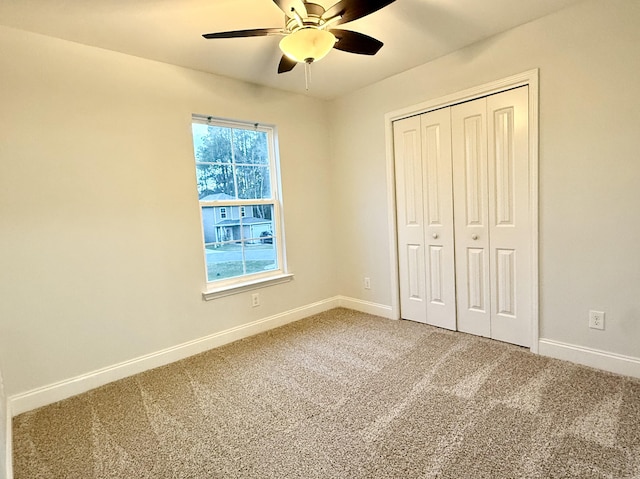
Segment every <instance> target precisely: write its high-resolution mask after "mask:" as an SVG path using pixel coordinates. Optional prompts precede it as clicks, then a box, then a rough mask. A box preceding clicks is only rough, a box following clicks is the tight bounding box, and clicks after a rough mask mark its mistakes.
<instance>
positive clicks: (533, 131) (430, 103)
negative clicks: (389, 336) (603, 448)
mask: <svg viewBox="0 0 640 479" xmlns="http://www.w3.org/2000/svg"><path fill="white" fill-rule="evenodd" d="M539 75H540V71H539V69H538V68H535V69H533V70H528V71H525V72H522V73H519V74H516V75H512V76H510V77H507V78H502V79H499V80H495V81H492V82H489V83H485V84H483V85H479V86H475V87H472V88H469V89H467V90H463V91H459V92H457V93H452V94H450V95H446V96H443V97H440V98H435V99H432V100H427V101H424V102H422V103H418V104H417V105H412V106H409V107H405V108H402V109H399V110H395V111H391V112H388V113H386V114H385V116H384V122H385V149H386V152H385V154H386V161H387V210H388V218H387V220H388V230H389V244H390V246H391V248H390V249H389V250H390V265H391V316H392V317H393V318H395V319H400V283H399V274H400V270H399V263H398V233H397V229H396V228H397V226H396V189H395V166H394V153H393V122H394V121H396V120H402V119H403V118H408V117H410V116H415V115H421V114H423V113H428V112H430V111H433V110H437V109H439V108H445V107H448V106H453V105H456V104H459V103H463V102H466V101H471V100H475V99H477V98H482V97H485V96H488V95H493V94H495V93H500V92H503V91H506V90H511V89H513V88H517V87H520V86H528V87H529V201H530V204H531V214H530V218H529V221H530V226H531V236H532V238H531V249H532V251H531V265H530V266H531V298H532V301H531V352H533V353H538V340H539V336H540V333H539V311H540V309H539V261H538V237H539V233H538V189H539V185H538V181H539V180H538V142H539V129H538V128H539V125H538V122H539V115H538V102H539Z"/></svg>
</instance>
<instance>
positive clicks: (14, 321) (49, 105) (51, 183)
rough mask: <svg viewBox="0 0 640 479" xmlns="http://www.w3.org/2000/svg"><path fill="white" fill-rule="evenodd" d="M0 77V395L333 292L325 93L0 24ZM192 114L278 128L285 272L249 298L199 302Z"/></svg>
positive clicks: (199, 253) (200, 279) (200, 276)
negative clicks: (257, 302)
mask: <svg viewBox="0 0 640 479" xmlns="http://www.w3.org/2000/svg"><path fill="white" fill-rule="evenodd" d="M0 72H2V73H1V75H0V105H1V107H0V229H1V234H0V265H1V268H0V291H2V293H1V294H2V301H0V318H2V319H1V321H0V360H1V361H2V362H3V364H4V365H5V368H4V373H5V385H6V392H7V395H8V396H11V395H15V394H18V393H22V392H25V391H29V390H32V389H33V388H37V387H42V386H46V385H49V384H52V383H55V382H57V381H61V380H65V379H70V378H74V377H76V376H78V375H81V374H85V373H88V372H91V371H95V370H97V369H99V368H103V367H108V366H112V365H115V364H118V363H120V362H122V361H127V360H130V359H134V358H137V357H140V356H142V355H145V354H149V353H154V352H156V351H160V350H162V349H164V348H168V347H172V346H175V345H178V344H181V343H183V342H186V341H189V340H193V339H197V338H201V337H204V336H207V335H210V334H213V333H216V332H218V331H223V330H226V329H229V328H232V327H235V326H238V325H241V324H245V323H248V322H250V321H254V320H257V319H261V318H264V317H268V316H270V315H274V314H277V313H280V312H282V311H288V310H291V309H294V308H298V307H300V306H304V305H308V304H310V303H313V302H316V301H320V300H324V299H326V298H329V297H332V296H335V295H336V294H337V292H338V290H337V285H336V282H335V279H334V275H333V270H332V264H333V262H332V261H331V258H332V257H333V256H332V249H331V244H332V241H331V235H332V224H333V223H332V222H333V219H332V214H331V211H330V206H329V204H328V202H327V201H326V198H327V192H328V191H329V190H330V185H331V183H330V173H331V172H330V169H329V166H330V164H329V161H328V147H327V146H326V145H325V144H324V143H323V142H318V141H317V139H318V138H324V137H326V136H327V135H328V130H327V128H328V126H327V125H328V120H327V110H326V103H325V102H322V101H319V100H313V99H310V98H307V97H305V96H302V95H294V94H288V93H284V92H279V91H276V90H270V89H266V88H262V87H258V86H255V85H249V84H245V83H242V82H237V81H233V80H229V79H225V78H221V77H216V76H212V75H208V74H204V73H199V72H195V71H190V70H186V69H183V68H178V67H173V66H169V65H166V64H162V63H157V62H152V61H147V60H142V59H140V58H136V57H131V56H126V55H122V54H118V53H113V52H108V51H105V50H100V49H96V48H92V47H86V46H82V45H78V44H73V43H69V42H64V41H60V40H55V39H51V38H47V37H43V36H39V35H33V34H29V33H25V32H20V31H16V30H11V29H7V28H0ZM291 112H304V115H300V114H297V115H292V114H291ZM192 113H202V114H210V115H215V116H220V117H227V118H234V119H246V120H253V121H259V122H263V123H269V124H275V125H277V127H278V132H279V142H280V158H281V165H282V182H283V196H284V210H285V216H286V219H285V229H286V241H287V253H288V255H287V256H288V261H289V267H290V271H291V272H293V273H294V274H295V280H294V281H292V282H290V283H287V284H283V285H276V286H271V287H268V288H265V289H261V290H260V295H261V297H260V299H261V306H260V307H258V308H251V301H250V293H244V294H240V295H235V296H229V297H225V298H222V299H218V300H215V301H210V302H204V301H203V300H202V298H201V291H202V290H203V286H204V265H203V259H202V246H201V227H200V224H199V221H200V220H199V213H198V199H197V194H196V188H195V167H194V161H193V149H192V144H191V130H190V128H191V114H192ZM309 144H311V145H313V148H306V145H309ZM309 225H313V228H310V227H309Z"/></svg>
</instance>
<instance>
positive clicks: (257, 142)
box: [233, 130, 269, 165]
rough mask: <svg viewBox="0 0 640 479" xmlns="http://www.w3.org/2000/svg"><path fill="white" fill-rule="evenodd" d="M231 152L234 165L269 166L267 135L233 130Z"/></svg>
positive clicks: (260, 132)
mask: <svg viewBox="0 0 640 479" xmlns="http://www.w3.org/2000/svg"><path fill="white" fill-rule="evenodd" d="M233 149H234V150H233V152H234V159H235V162H236V163H240V164H252V165H253V164H261V165H268V164H269V150H268V148H267V133H266V132H264V131H254V130H233Z"/></svg>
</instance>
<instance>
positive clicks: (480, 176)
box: [451, 98, 491, 337]
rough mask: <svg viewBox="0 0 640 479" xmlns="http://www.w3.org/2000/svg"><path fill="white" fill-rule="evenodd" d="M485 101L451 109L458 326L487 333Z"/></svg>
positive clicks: (487, 247)
mask: <svg viewBox="0 0 640 479" xmlns="http://www.w3.org/2000/svg"><path fill="white" fill-rule="evenodd" d="M486 106H487V103H486V99H484V98H481V99H479V100H475V101H471V102H468V103H463V104H460V105H456V106H454V107H452V108H451V128H452V153H453V192H454V223H455V258H456V289H457V306H458V308H457V320H458V329H459V330H460V331H464V332H467V333H471V334H476V335H480V336H487V337H488V336H490V335H491V322H490V321H491V303H490V279H489V278H490V276H489V275H490V267H489V214H488V200H489V195H488V190H487V121H486Z"/></svg>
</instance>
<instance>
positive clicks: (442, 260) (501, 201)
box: [394, 87, 532, 346]
mask: <svg viewBox="0 0 640 479" xmlns="http://www.w3.org/2000/svg"><path fill="white" fill-rule="evenodd" d="M394 142H395V160H396V194H397V198H396V199H397V217H398V248H399V251H398V253H399V271H400V297H401V301H400V308H401V316H402V317H403V318H405V319H412V320H415V321H421V322H426V323H428V324H432V325H435V326H441V327H445V328H448V329H458V330H460V331H464V332H468V333H472V334H476V335H481V336H486V337H491V338H494V339H498V340H501V341H507V342H510V343H514V344H519V345H522V346H530V341H531V311H532V310H531V306H532V298H531V294H532V293H531V292H532V288H531V266H532V265H531V257H532V251H531V245H532V238H531V234H532V233H531V227H530V224H531V223H530V208H531V206H530V199H529V198H530V194H529V192H530V184H529V181H530V180H529V178H530V174H529V157H528V155H529V134H528V88H527V87H520V88H516V89H513V90H509V91H506V92H502V93H498V94H495V95H491V96H488V97H485V98H480V99H478V100H474V101H470V102H466V103H462V104H459V105H455V106H452V107H449V108H443V109H441V110H437V111H434V112H429V113H426V114H423V115H420V116H416V117H412V118H407V119H404V120H400V121H397V122H394Z"/></svg>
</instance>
